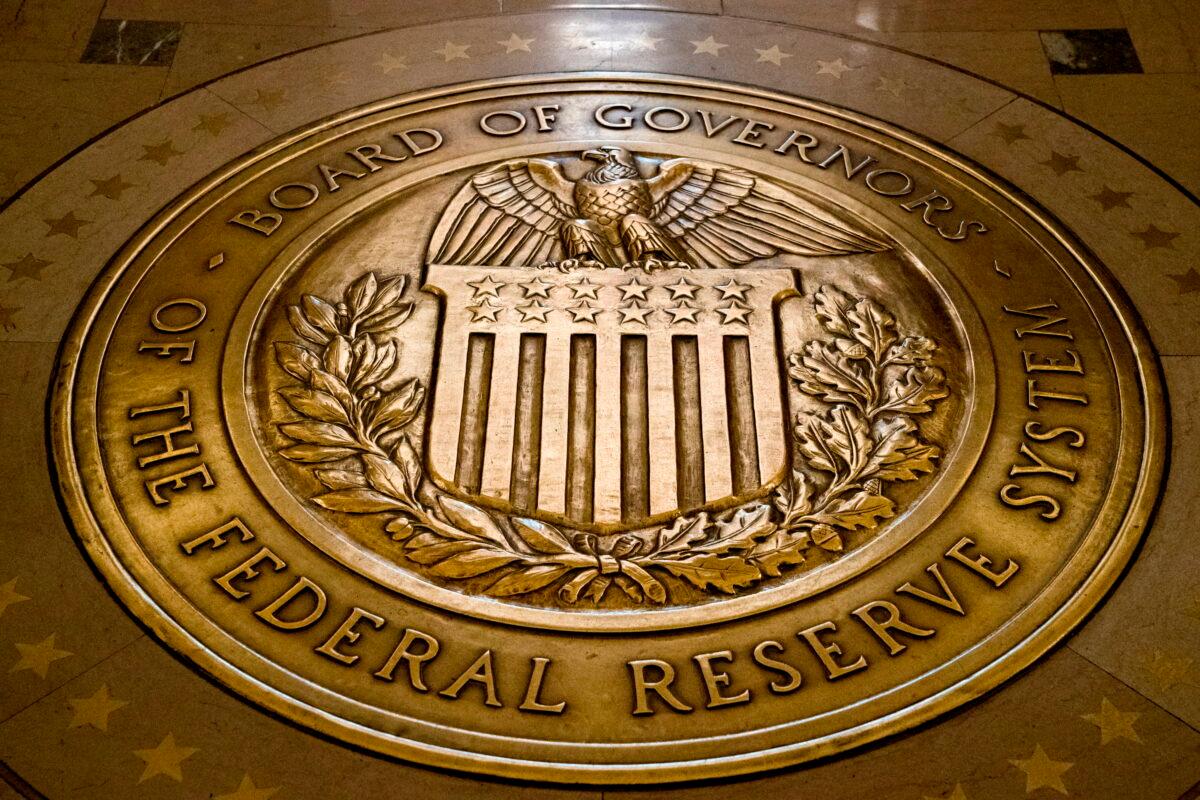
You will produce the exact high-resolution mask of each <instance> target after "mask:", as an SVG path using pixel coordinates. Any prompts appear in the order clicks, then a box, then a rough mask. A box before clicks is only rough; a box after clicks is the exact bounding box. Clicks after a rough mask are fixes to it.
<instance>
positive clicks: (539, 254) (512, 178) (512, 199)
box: [429, 158, 576, 266]
mask: <svg viewBox="0 0 1200 800" xmlns="http://www.w3.org/2000/svg"><path fill="white" fill-rule="evenodd" d="M574 188H575V184H574V183H572V182H571V181H570V180H569V179H567V178H566V176H564V175H563V173H562V167H561V166H560V165H559V164H558V162H557V161H550V160H547V159H540V158H517V159H513V160H511V161H504V162H502V163H500V164H496V165H495V166H492V167H488V168H487V169H485V170H482V171H480V172H478V173H476V174H475V175H473V176H471V179H470V180H469V181H467V183H466V184H465V185H464V186H463V187H462V188H461V189H460V190H459V191H458V193H457V194H455V196H454V198H453V199H452V200H451V201H450V203H449V205H447V207H446V211H445V212H444V213H443V214H442V218H441V222H439V223H438V226H437V228H436V229H435V230H434V232H433V237H432V239H431V240H430V247H429V252H430V260H431V262H432V263H435V264H482V265H491V266H501V265H507V264H534V263H538V262H541V261H545V260H547V259H549V258H551V257H552V256H553V255H554V254H555V253H556V252H557V251H558V250H559V248H561V242H560V240H559V229H560V228H561V226H562V223H563V220H566V219H571V218H573V217H575V216H576V214H575V201H574V199H573V191H574Z"/></svg>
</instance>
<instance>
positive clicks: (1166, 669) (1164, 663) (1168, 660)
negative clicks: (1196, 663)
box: [1142, 649, 1192, 692]
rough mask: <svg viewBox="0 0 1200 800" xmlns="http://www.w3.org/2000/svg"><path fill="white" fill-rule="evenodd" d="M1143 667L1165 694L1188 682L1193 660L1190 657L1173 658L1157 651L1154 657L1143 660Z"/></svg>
mask: <svg viewBox="0 0 1200 800" xmlns="http://www.w3.org/2000/svg"><path fill="white" fill-rule="evenodd" d="M1142 667H1143V669H1145V671H1146V674H1147V675H1149V676H1150V677H1151V678H1152V679H1153V680H1154V683H1155V685H1156V686H1157V687H1158V688H1159V689H1160V690H1162V691H1164V692H1165V691H1169V690H1170V689H1173V688H1175V687H1176V686H1178V685H1180V684H1181V683H1186V682H1188V679H1189V674H1190V673H1191V670H1192V659H1191V658H1189V657H1188V656H1173V655H1170V654H1168V653H1165V652H1163V651H1162V650H1159V649H1155V650H1154V653H1153V655H1150V656H1147V657H1144V658H1143V659H1142Z"/></svg>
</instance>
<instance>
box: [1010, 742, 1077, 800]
mask: <svg viewBox="0 0 1200 800" xmlns="http://www.w3.org/2000/svg"><path fill="white" fill-rule="evenodd" d="M1009 763H1011V764H1012V765H1013V766H1014V767H1016V768H1017V769H1019V770H1021V771H1022V772H1024V773H1025V793H1026V794H1030V793H1032V792H1033V791H1035V790H1037V789H1053V790H1054V791H1056V792H1062V793H1063V794H1069V792H1068V791H1067V787H1066V784H1065V783H1063V778H1062V776H1063V774H1064V773H1065V772H1066V771H1067V770H1069V769H1070V768H1071V767H1073V766H1075V765H1074V764H1073V763H1072V762H1070V761H1055V760H1054V759H1052V758H1050V756H1048V755H1046V751H1045V750H1044V749H1042V746H1041V745H1040V744H1039V745H1037V746H1036V747H1035V748H1034V749H1033V755H1031V756H1030V757H1029V758H1024V759H1009Z"/></svg>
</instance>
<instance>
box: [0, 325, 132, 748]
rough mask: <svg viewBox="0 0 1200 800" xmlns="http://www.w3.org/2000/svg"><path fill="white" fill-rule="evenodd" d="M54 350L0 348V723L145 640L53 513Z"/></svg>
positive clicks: (27, 346)
mask: <svg viewBox="0 0 1200 800" xmlns="http://www.w3.org/2000/svg"><path fill="white" fill-rule="evenodd" d="M55 350H56V347H55V346H54V345H49V344H23V343H12V342H5V343H0V364H3V365H4V369H3V370H2V371H0V441H3V442H4V458H3V459H0V486H3V487H4V503H3V508H4V524H3V525H2V526H0V587H7V588H0V598H3V599H0V608H3V607H4V606H7V608H4V610H3V612H0V719H7V718H8V717H10V716H12V715H13V714H14V713H16V712H18V711H19V710H21V709H22V708H24V707H26V706H28V705H29V704H30V703H33V702H35V701H36V700H38V698H40V697H42V696H43V695H45V694H46V693H47V692H50V691H52V690H54V689H55V688H57V687H58V686H61V685H62V684H64V683H66V682H67V681H68V680H70V679H71V678H73V677H74V676H76V675H79V674H81V673H82V672H84V671H86V670H87V669H89V668H91V667H92V666H93V665H95V664H97V663H99V662H100V661H103V660H104V659H105V658H107V657H108V656H110V655H111V654H112V653H114V652H117V651H119V650H120V649H121V648H123V647H126V646H127V645H129V643H130V642H133V641H135V640H136V639H138V638H140V637H141V636H142V635H143V634H142V632H141V629H140V628H138V627H137V626H136V625H135V624H134V623H133V621H132V620H131V619H130V618H129V617H128V615H127V614H126V613H125V612H124V611H123V610H122V609H121V608H120V607H119V606H118V605H117V604H116V602H115V601H113V600H112V599H111V598H110V597H109V595H108V594H107V593H106V592H105V590H104V587H103V586H102V585H101V584H100V583H99V582H98V581H97V580H96V577H95V575H94V573H93V572H92V571H91V569H90V567H89V566H88V564H87V562H86V561H85V559H84V557H83V554H82V552H80V550H79V548H78V547H77V546H76V544H75V542H74V540H73V539H72V538H71V534H70V533H69V532H68V528H67V526H66V523H65V521H64V520H63V518H62V515H61V514H60V513H59V511H58V505H57V502H56V500H55V495H54V488H53V485H52V483H51V476H50V470H49V466H48V463H47V460H48V459H47V454H46V450H45V427H44V421H45V415H46V406H45V404H46V391H47V389H48V387H49V384H50V374H51V369H52V368H53V366H54V357H55ZM14 580H15V583H14V584H11V585H10V582H11V581H14ZM21 597H23V598H27V599H17V600H16V602H12V603H11V604H8V602H7V601H11V600H13V599H14V598H21ZM51 637H53V638H51ZM0 760H3V758H2V757H0Z"/></svg>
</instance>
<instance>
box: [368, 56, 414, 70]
mask: <svg viewBox="0 0 1200 800" xmlns="http://www.w3.org/2000/svg"><path fill="white" fill-rule="evenodd" d="M375 66H377V67H379V70H380V71H381V72H383V73H384V74H385V75H386V74H387V73H389V72H395V71H396V70H398V69H408V64H407V63H405V61H404V59H403V58H401V57H400V56H397V55H393V54H392V53H383V54H382V55H380V56H379V58H378V59H377V60H376V61H375Z"/></svg>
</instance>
